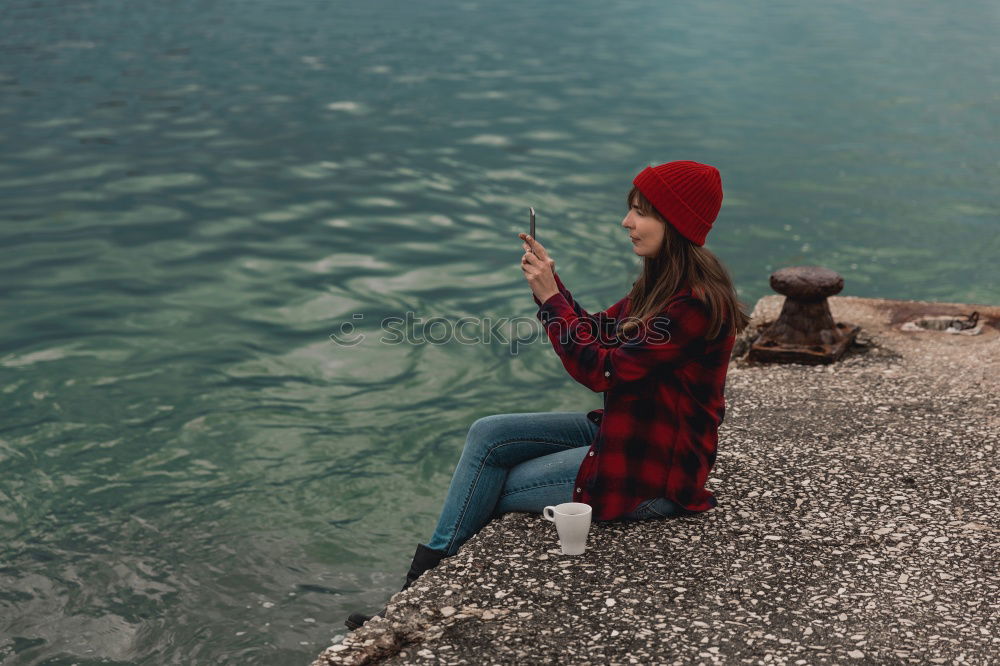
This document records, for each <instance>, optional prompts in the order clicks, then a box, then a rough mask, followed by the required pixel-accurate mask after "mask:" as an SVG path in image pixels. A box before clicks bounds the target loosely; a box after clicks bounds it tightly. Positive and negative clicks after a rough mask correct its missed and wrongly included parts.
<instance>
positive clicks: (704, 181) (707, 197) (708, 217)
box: [632, 160, 722, 245]
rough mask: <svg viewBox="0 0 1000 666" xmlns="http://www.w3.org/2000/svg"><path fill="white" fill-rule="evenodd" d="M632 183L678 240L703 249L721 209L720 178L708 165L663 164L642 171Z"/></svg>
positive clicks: (695, 163) (686, 162)
mask: <svg viewBox="0 0 1000 666" xmlns="http://www.w3.org/2000/svg"><path fill="white" fill-rule="evenodd" d="M632 183H633V184H634V185H635V186H636V187H638V188H639V191H640V192H642V193H643V195H645V197H646V198H647V199H649V202H650V203H651V204H653V207H654V208H656V210H657V211H658V212H659V213H660V215H662V216H663V217H665V218H666V219H667V221H668V222H670V224H672V225H673V226H674V228H675V229H677V231H679V232H680V233H681V235H682V236H684V237H685V238H687V239H688V240H690V241H691V242H692V243H694V244H695V245H704V244H705V236H707V235H708V231H709V229H711V228H712V222H714V221H715V218H716V216H717V215H718V214H719V209H720V208H722V177H721V176H720V175H719V170H718V169H716V168H715V167H714V166H709V165H708V164H701V163H699V162H690V161H687V160H683V161H680V162H667V163H666V164H661V165H659V166H650V167H646V168H645V169H643V170H642V171H640V172H639V175H637V176H636V177H635V178H634V179H633V180H632Z"/></svg>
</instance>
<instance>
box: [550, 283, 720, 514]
mask: <svg viewBox="0 0 1000 666" xmlns="http://www.w3.org/2000/svg"><path fill="white" fill-rule="evenodd" d="M555 278H556V284H557V285H558V287H559V292H560V293H558V294H555V295H553V296H550V297H549V298H548V299H547V300H546V301H545V303H544V304H543V303H541V302H540V301H539V300H538V298H537V297H536V298H535V303H537V304H538V305H539V309H538V313H537V315H536V316H537V317H538V319H539V320H540V321H541V322H542V323H543V325H544V327H545V332H546V335H547V336H548V338H549V340H550V341H551V342H552V347H553V348H554V349H555V351H556V353H557V354H558V355H559V358H560V360H561V361H562V364H563V366H564V367H565V368H566V370H567V371H568V372H569V374H570V375H571V376H572V377H573V379H575V380H576V381H578V382H580V383H581V384H583V385H584V386H586V387H587V388H589V389H590V390H592V391H595V392H603V393H604V408H603V409H595V410H593V411H590V412H588V413H587V417H588V418H589V419H590V420H591V421H593V422H594V423H596V424H598V425H599V426H600V429H599V430H598V432H597V435H596V436H595V437H594V441H593V443H592V444H591V445H590V451H589V452H588V454H587V457H586V458H584V459H583V464H581V465H580V470H579V472H578V473H577V477H576V484H575V485H576V487H575V489H574V493H573V501H576V502H585V503H587V504H590V505H591V506H592V507H593V511H594V513H593V517H594V519H595V520H612V519H615V518H619V517H621V516H623V515H625V514H627V513H629V512H630V511H632V510H633V509H635V508H636V506H637V505H638V504H639V503H641V502H642V501H644V500H647V499H651V498H653V497H666V498H667V499H669V500H671V501H673V502H674V503H676V504H678V505H680V506H681V507H682V508H683V509H685V510H687V511H689V512H694V513H697V512H700V511H706V510H708V509H711V508H713V507H715V506H716V505H717V501H716V499H715V496H714V495H713V494H712V492H711V491H709V490H707V489H706V488H705V480H706V479H707V478H708V473H709V471H710V470H711V469H712V466H713V465H714V464H715V453H716V445H717V443H718V434H717V430H718V427H719V425H720V424H721V423H722V419H723V417H724V415H725V411H726V407H725V399H724V397H723V393H724V390H725V385H726V372H727V370H728V368H729V356H730V354H731V352H732V348H733V343H734V342H735V336H734V335H733V334H732V332H731V330H730V329H729V328H728V323H724V324H723V330H722V332H721V334H720V335H719V336H718V337H717V338H716V339H715V340H711V341H709V340H706V335H707V332H708V324H709V312H708V308H707V306H706V305H705V304H704V303H703V302H702V301H700V300H699V299H697V298H695V297H694V296H693V295H692V292H691V289H690V288H689V287H682V288H681V289H678V291H677V292H676V293H675V294H674V295H673V296H672V297H671V298H670V300H669V302H668V303H667V304H666V306H665V308H664V309H663V310H662V311H661V312H659V313H658V314H656V315H655V316H653V317H651V318H650V319H649V321H648V322H647V323H646V325H645V327H643V328H642V329H640V333H639V334H633V335H632V336H630V337H626V336H625V335H624V334H617V335H616V325H617V324H618V323H619V322H620V321H621V320H622V319H624V318H625V317H627V316H628V311H629V305H630V301H629V299H628V297H625V298H623V299H621V300H620V301H618V302H617V303H615V304H614V305H612V306H611V307H610V308H608V309H607V310H605V311H604V312H600V313H598V314H596V315H591V314H589V313H588V312H587V311H586V310H584V309H583V308H582V307H580V305H579V304H578V303H577V302H576V301H574V300H573V297H572V296H571V295H570V293H569V291H568V290H567V289H566V287H565V285H563V283H562V280H560V279H559V276H558V275H556V276H555Z"/></svg>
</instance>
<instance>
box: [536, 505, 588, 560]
mask: <svg viewBox="0 0 1000 666" xmlns="http://www.w3.org/2000/svg"><path fill="white" fill-rule="evenodd" d="M592 513H593V510H592V509H591V507H590V505H589V504H584V503H582V502H564V503H563V504H556V505H555V506H547V507H545V508H544V509H542V516H543V517H544V518H545V520H551V521H552V522H554V523H555V524H556V532H558V533H559V546H560V547H561V548H562V552H563V555H582V554H583V551H585V550H586V549H587V534H589V533H590V515H591V514H592Z"/></svg>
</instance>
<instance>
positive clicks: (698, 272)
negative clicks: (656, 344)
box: [622, 185, 750, 340]
mask: <svg viewBox="0 0 1000 666" xmlns="http://www.w3.org/2000/svg"><path fill="white" fill-rule="evenodd" d="M627 205H628V206H629V208H631V207H632V206H633V205H635V206H638V208H639V212H640V213H642V214H643V215H645V216H647V217H651V216H652V217H656V218H657V219H658V220H660V221H661V222H662V223H663V225H664V226H665V227H666V230H665V233H664V236H663V244H662V245H661V246H660V252H659V253H658V254H657V255H656V256H655V257H653V258H649V257H644V258H643V266H642V273H641V274H640V275H639V278H638V279H637V280H636V281H635V282H633V283H632V289H631V291H629V293H628V297H629V300H630V303H631V305H630V308H629V316H628V318H626V319H625V323H623V324H622V332H623V333H624V334H626V335H632V333H633V332H634V331H635V330H636V329H637V328H638V327H639V322H640V321H641V322H643V323H645V322H646V321H647V320H648V319H649V318H650V317H652V316H653V315H655V314H658V313H659V312H661V311H662V310H663V308H664V307H666V304H667V301H668V300H670V297H671V296H672V295H673V294H674V293H675V292H676V291H677V290H678V289H679V288H681V287H683V286H684V285H687V286H689V287H691V290H692V292H693V295H694V296H695V297H696V298H698V299H699V300H701V301H702V302H703V303H705V304H706V305H707V306H708V311H709V313H710V314H711V321H710V323H709V327H708V334H707V336H706V339H708V340H714V339H715V338H717V337H718V336H719V334H720V333H721V332H722V329H723V325H724V324H729V323H732V324H734V325H735V327H730V326H727V327H726V328H727V333H730V334H733V333H739V332H740V331H742V330H743V329H745V328H746V327H747V325H748V324H749V323H750V317H749V315H747V314H746V312H745V311H744V305H743V303H742V302H741V301H740V300H739V299H738V298H737V296H736V289H735V288H734V287H733V280H732V278H731V277H730V276H729V271H728V270H726V267H725V266H723V265H722V262H721V261H719V258H718V257H716V256H715V254H713V253H712V252H711V251H710V250H707V249H705V248H704V247H701V246H698V245H695V244H694V243H692V242H691V241H689V240H688V239H687V238H685V237H684V236H682V235H681V234H680V233H679V232H678V231H677V229H675V228H674V225H672V224H670V223H669V222H667V220H666V219H664V217H663V216H662V215H660V212H659V211H658V210H656V209H655V208H654V207H653V204H651V203H650V202H649V199H647V198H646V197H645V195H643V193H642V192H641V191H640V190H639V188H638V187H635V186H634V185H633V186H632V190H631V191H630V192H629V193H628V198H627Z"/></svg>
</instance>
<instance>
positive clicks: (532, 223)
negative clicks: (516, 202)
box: [528, 208, 537, 240]
mask: <svg viewBox="0 0 1000 666" xmlns="http://www.w3.org/2000/svg"><path fill="white" fill-rule="evenodd" d="M528 216H529V217H528V227H529V229H530V231H528V235H529V236H531V237H532V238H535V239H536V240H537V237H536V236H535V209H534V208H528Z"/></svg>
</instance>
